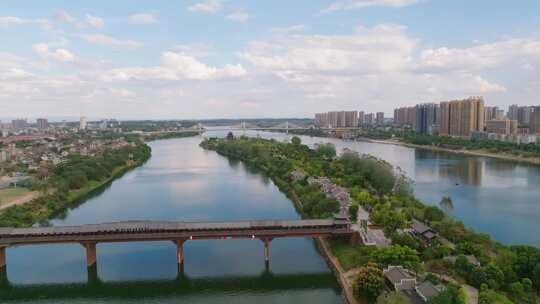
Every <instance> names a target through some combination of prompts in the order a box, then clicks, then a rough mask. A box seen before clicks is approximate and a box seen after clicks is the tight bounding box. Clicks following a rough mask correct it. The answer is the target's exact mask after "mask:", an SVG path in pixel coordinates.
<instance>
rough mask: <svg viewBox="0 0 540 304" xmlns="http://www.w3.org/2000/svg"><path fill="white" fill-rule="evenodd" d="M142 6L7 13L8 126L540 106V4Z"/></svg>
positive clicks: (1, 75)
mask: <svg viewBox="0 0 540 304" xmlns="http://www.w3.org/2000/svg"><path fill="white" fill-rule="evenodd" d="M128 3H129V2H126V1H117V2H115V3H114V4H112V5H111V4H110V3H109V2H105V1H94V2H93V3H92V4H86V5H85V6H81V5H80V4H78V3H74V2H70V1H53V2H47V3H43V2H38V3H33V5H32V6H30V7H22V6H21V5H20V3H18V2H16V1H10V0H8V1H3V3H2V4H1V5H0V8H1V9H2V10H1V11H2V13H0V32H1V33H2V35H3V37H5V41H6V43H4V44H3V45H2V48H0V59H1V63H0V79H1V80H2V83H1V84H0V105H1V106H2V109H3V110H2V113H3V114H2V115H3V116H7V117H11V118H17V117H32V118H39V117H52V116H63V117H74V118H76V117H80V116H87V117H91V118H93V117H96V118H106V117H116V118H119V119H145V118H148V119H173V118H174V119H196V118H251V117H252V118H262V117H312V115H313V113H316V112H324V111H329V110H340V109H344V110H355V109H368V108H369V109H370V111H372V112H373V113H376V112H384V113H385V116H386V117H391V116H392V114H393V112H392V111H393V109H394V108H396V107H404V106H407V105H409V104H418V103H432V102H435V103H437V102H440V101H443V100H453V99H462V98H466V97H467V96H476V95H482V96H484V97H485V99H486V103H487V104H489V105H490V106H498V107H500V108H504V109H506V108H507V107H508V106H509V105H511V104H518V105H536V104H538V100H539V96H540V83H539V79H540V77H539V74H538V68H539V67H540V51H538V50H540V32H539V31H538V30H539V29H540V21H539V20H538V18H536V17H537V16H536V14H535V12H536V11H538V10H539V9H540V4H539V3H538V2H537V1H524V2H521V3H520V4H519V5H517V4H513V3H507V2H503V1H496V2H493V1H475V3H474V4H471V3H469V2H465V1H452V2H451V3H441V2H437V1H433V0H424V1H416V0H412V1H380V0H371V1H366V0H354V1H334V0H325V1H322V0H320V1H300V2H299V3H298V4H295V5H290V4H289V5H285V4H287V3H286V2H272V3H257V4H255V3H252V2H248V1H220V0H207V1H204V0H202V1H195V0H194V1H177V2H169V1H154V2H151V3H139V4H138V5H137V8H132V7H130V6H129V5H127V4H128ZM462 7H467V10H462V9H460V8H462ZM485 11H490V15H489V16H487V15H486V16H483V14H482V13H483V12H485ZM418 16H422V18H419V17H418ZM457 17H459V20H460V22H458V24H456V23H455V22H454V20H455V18H457ZM495 17H497V18H495ZM495 20H496V21H495ZM450 23H452V24H453V25H452V26H451V27H437V25H439V24H450ZM434 27H435V28H438V30H437V31H432V29H433V28H434ZM516 79H519V81H516Z"/></svg>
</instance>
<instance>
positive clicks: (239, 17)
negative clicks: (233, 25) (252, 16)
mask: <svg viewBox="0 0 540 304" xmlns="http://www.w3.org/2000/svg"><path fill="white" fill-rule="evenodd" d="M225 18H227V19H228V20H231V21H234V22H239V23H246V22H247V21H248V20H249V14H247V13H244V12H242V11H237V12H234V13H232V14H229V15H227V17H225Z"/></svg>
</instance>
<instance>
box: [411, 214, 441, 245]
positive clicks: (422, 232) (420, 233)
mask: <svg viewBox="0 0 540 304" xmlns="http://www.w3.org/2000/svg"><path fill="white" fill-rule="evenodd" d="M411 230H412V233H413V234H414V235H415V236H417V237H420V238H422V239H423V240H424V241H426V242H428V243H431V242H432V241H433V240H434V239H436V238H437V236H438V235H437V232H436V231H435V230H433V229H431V228H430V227H428V226H426V225H425V224H424V223H422V222H420V221H418V220H415V219H413V221H412V224H411Z"/></svg>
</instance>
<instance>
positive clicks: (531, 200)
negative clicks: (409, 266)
mask: <svg viewBox="0 0 540 304" xmlns="http://www.w3.org/2000/svg"><path fill="white" fill-rule="evenodd" d="M239 134H241V133H239ZM215 135H219V136H223V135H224V132H217V131H212V132H208V133H207V134H205V136H215ZM247 135H251V136H261V137H267V138H275V139H278V140H288V139H290V136H289V135H286V134H276V133H266V132H248V133H247ZM301 138H302V141H303V143H306V144H309V145H314V144H315V143H318V142H332V143H333V144H335V145H336V147H337V148H338V150H341V149H343V148H349V149H352V150H355V151H358V152H361V153H368V154H372V155H375V156H377V157H380V158H383V159H385V160H387V161H389V162H390V163H392V164H394V165H396V166H399V167H401V168H402V169H403V170H405V171H406V172H407V175H408V176H409V177H411V178H412V179H414V180H415V193H416V195H417V196H418V197H419V198H420V199H421V200H423V201H424V202H426V203H428V204H434V205H437V204H438V202H439V201H440V199H441V197H442V196H444V195H449V196H451V197H452V199H453V205H454V208H453V210H451V211H450V212H451V214H452V216H454V217H456V218H458V219H460V220H462V221H463V222H464V223H465V224H466V225H467V226H468V227H471V228H474V229H475V230H477V231H480V232H485V233H489V234H490V235H491V236H492V237H493V238H494V239H496V240H498V241H500V242H503V243H506V244H514V243H526V244H532V245H536V246H540V233H534V231H540V220H539V219H540V167H538V166H532V165H524V164H518V163H515V162H510V161H503V160H497V159H491V158H483V157H467V156H463V155H456V154H451V153H441V152H431V151H426V150H417V149H411V148H406V147H401V146H394V145H386V144H377V143H367V142H350V141H342V140H338V139H330V138H311V137H305V136H302V137H301ZM200 141H201V137H192V138H181V139H170V140H162V141H156V142H152V143H151V144H150V145H151V147H152V158H151V159H150V160H149V161H148V162H147V163H146V164H144V165H143V166H141V167H139V168H136V169H134V170H132V171H130V172H128V173H126V174H125V175H124V176H123V177H121V178H119V179H117V180H115V181H114V182H113V183H112V184H111V185H110V186H109V187H107V188H106V189H104V190H103V191H102V192H101V193H99V194H97V195H95V196H93V197H91V198H89V199H88V200H87V201H86V202H84V204H81V205H80V206H79V207H78V208H75V209H73V210H70V211H69V212H67V213H66V214H65V215H64V216H63V217H62V218H58V219H55V220H53V221H51V224H52V225H75V224H84V223H102V222H112V221H120V220H142V219H148V220H194V221H195V220H248V219H297V218H299V215H298V214H297V213H296V211H295V209H294V207H293V205H292V203H291V202H290V201H289V200H288V199H287V198H286V197H285V195H284V194H283V193H281V192H279V190H278V189H277V187H276V186H275V185H274V184H273V183H272V182H271V181H270V180H268V179H267V178H265V177H263V176H262V175H261V174H259V173H258V172H256V171H254V170H252V169H250V168H247V167H245V166H244V165H243V164H242V163H238V162H233V161H229V160H227V159H225V158H224V157H221V156H219V155H217V154H216V153H215V152H211V151H205V150H203V149H202V148H200V147H199V146H198V144H199V142H200ZM97 253H98V257H97V270H93V271H87V269H86V265H85V252H84V250H83V248H82V247H81V246H79V245H56V246H32V247H21V248H9V249H8V250H7V255H8V267H7V273H3V274H2V277H0V286H2V287H0V300H2V301H1V302H2V303H4V302H8V303H240V304H242V303H255V302H256V303H259V304H264V303H295V304H297V303H310V304H317V303H343V302H342V299H341V290H340V288H339V286H338V284H337V282H336V280H335V279H334V277H333V276H332V274H331V272H330V270H329V269H328V266H327V265H326V263H325V261H324V260H323V258H322V257H321V255H320V254H319V252H318V251H317V249H316V247H315V245H314V243H313V241H311V240H309V239H302V238H297V239H277V240H274V241H272V243H271V244H270V255H271V263H270V266H269V267H268V268H266V267H265V263H264V258H263V243H262V242H260V241H255V240H223V241H200V240H198V241H191V242H188V243H186V245H185V255H186V257H185V267H184V269H183V270H178V269H177V266H176V260H175V246H174V245H173V244H172V243H170V242H152V243H125V244H124V243H121V244H99V245H98V247H97Z"/></svg>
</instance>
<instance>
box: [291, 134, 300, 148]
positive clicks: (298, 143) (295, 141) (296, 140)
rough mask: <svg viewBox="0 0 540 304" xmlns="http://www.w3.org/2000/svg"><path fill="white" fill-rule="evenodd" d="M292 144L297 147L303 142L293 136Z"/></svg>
mask: <svg viewBox="0 0 540 304" xmlns="http://www.w3.org/2000/svg"><path fill="white" fill-rule="evenodd" d="M291 143H292V144H293V145H295V146H300V145H301V144H302V140H301V139H300V137H298V136H293V138H292V139H291Z"/></svg>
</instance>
